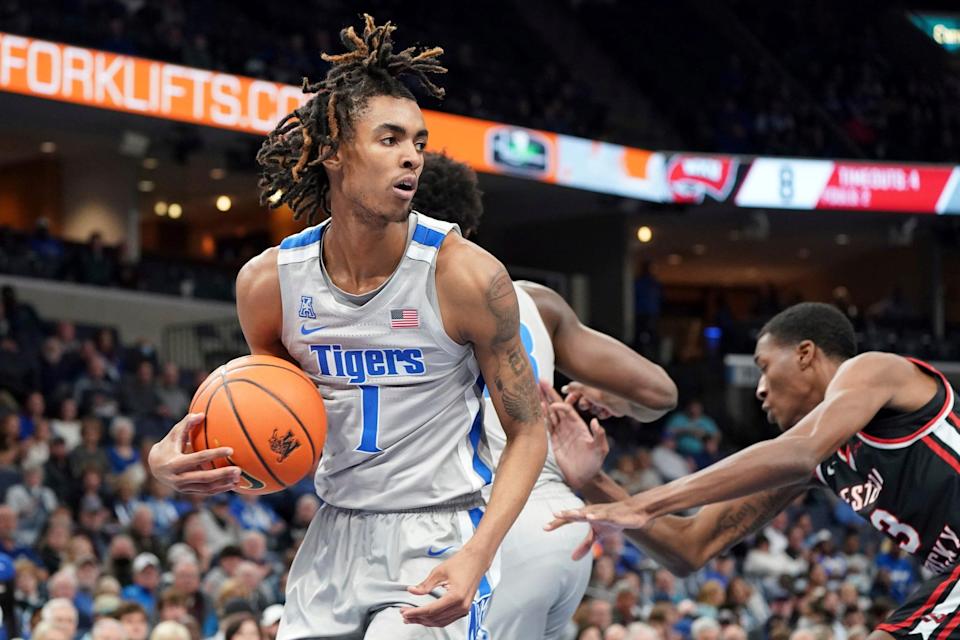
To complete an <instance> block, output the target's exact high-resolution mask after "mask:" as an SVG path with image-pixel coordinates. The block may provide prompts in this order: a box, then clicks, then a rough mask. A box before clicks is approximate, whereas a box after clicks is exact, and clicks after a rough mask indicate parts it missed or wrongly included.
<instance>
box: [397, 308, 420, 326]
mask: <svg viewBox="0 0 960 640" xmlns="http://www.w3.org/2000/svg"><path fill="white" fill-rule="evenodd" d="M419 326H420V314H419V313H417V310H416V309H390V328H391V329H411V328H412V329H416V328H417V327H419Z"/></svg>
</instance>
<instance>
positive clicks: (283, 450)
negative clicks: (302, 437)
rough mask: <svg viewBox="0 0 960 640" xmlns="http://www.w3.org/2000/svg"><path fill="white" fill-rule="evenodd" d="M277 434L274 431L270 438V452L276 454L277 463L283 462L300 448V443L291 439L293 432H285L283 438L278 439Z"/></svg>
mask: <svg viewBox="0 0 960 640" xmlns="http://www.w3.org/2000/svg"><path fill="white" fill-rule="evenodd" d="M277 434H278V432H277V430H276V429H274V430H273V435H271V436H270V451H273V452H274V453H275V454H277V462H283V461H284V460H286V459H287V458H289V457H290V454H291V453H293V452H294V451H295V450H296V449H297V448H298V447H299V446H300V441H299V440H297V439H296V438H294V437H293V431H287V434H286V435H285V436H283V437H278V435H277Z"/></svg>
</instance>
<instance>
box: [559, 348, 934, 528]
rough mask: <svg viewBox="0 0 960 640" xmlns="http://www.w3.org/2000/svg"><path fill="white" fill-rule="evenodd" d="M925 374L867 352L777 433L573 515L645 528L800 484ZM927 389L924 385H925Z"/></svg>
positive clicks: (914, 391)
mask: <svg viewBox="0 0 960 640" xmlns="http://www.w3.org/2000/svg"><path fill="white" fill-rule="evenodd" d="M917 376H920V377H922V378H923V379H924V382H923V383H922V385H920V386H922V388H923V389H927V386H926V385H928V384H930V381H929V378H928V377H927V376H925V375H924V374H922V373H919V372H918V371H917V370H916V367H914V366H913V365H912V364H911V363H910V362H909V361H907V360H905V359H903V358H900V357H899V356H895V355H892V354H885V353H865V354H862V355H860V356H857V357H856V358H852V359H850V360H848V361H847V362H845V363H844V364H843V365H842V366H841V367H840V368H839V369H838V370H837V373H836V375H835V376H834V378H833V380H832V382H831V383H830V385H829V386H828V387H827V390H826V394H825V397H824V400H823V401H822V402H821V403H820V404H819V405H817V406H816V408H815V409H814V410H813V411H811V412H810V413H808V414H807V415H806V416H805V417H804V418H803V419H802V420H801V421H800V422H799V423H797V424H796V425H795V426H794V427H792V428H791V429H790V430H789V431H787V432H785V433H783V434H781V435H780V436H779V437H777V438H774V439H773V440H768V441H766V442H761V443H758V444H755V445H753V446H751V447H748V448H746V449H744V450H743V451H740V452H739V453H737V454H734V455H732V456H730V457H729V458H726V459H724V460H722V461H720V462H718V463H716V464H714V465H712V466H710V467H708V468H706V469H704V470H702V471H699V472H698V473H695V474H693V475H690V476H686V477H684V478H680V479H679V480H675V481H673V482H671V483H669V484H666V485H663V486H661V487H657V488H655V489H651V490H650V491H647V492H645V493H642V494H639V495H637V496H634V497H632V498H629V499H627V500H625V501H623V502H618V503H614V504H611V505H602V506H594V507H588V508H586V509H583V510H579V511H578V512H575V513H572V514H568V515H569V516H571V517H572V519H585V520H589V521H591V522H592V521H604V522H608V523H611V524H616V525H618V526H620V527H626V528H639V527H642V526H644V524H646V523H647V522H648V521H649V520H650V519H652V518H657V517H660V516H662V515H666V514H668V513H675V512H678V511H683V510H686V509H690V508H692V507H697V506H701V505H705V504H712V503H715V502H721V501H725V500H732V499H734V498H741V497H744V496H748V495H750V494H753V493H756V492H759V491H765V490H769V489H774V488H777V487H785V486H789V485H794V484H798V483H800V482H803V481H805V480H807V479H809V478H810V476H811V475H812V474H813V472H814V469H815V468H816V466H817V465H818V464H820V463H821V462H822V461H823V460H825V459H826V458H827V457H828V456H830V455H831V454H832V453H833V452H835V451H836V450H837V449H838V448H840V446H841V445H842V444H843V443H845V442H847V441H848V440H849V439H850V438H852V437H853V436H854V434H856V433H857V432H858V431H860V430H861V429H863V428H864V427H865V426H866V425H867V424H868V423H869V422H870V420H871V419H872V418H873V416H874V415H876V413H877V411H879V410H880V409H881V408H883V407H885V406H897V407H903V406H906V405H907V404H910V402H904V399H905V398H914V397H915V396H916V395H917V392H918V386H917V385H916V384H913V385H911V383H912V382H914V383H915V381H916V380H917ZM921 392H922V391H921Z"/></svg>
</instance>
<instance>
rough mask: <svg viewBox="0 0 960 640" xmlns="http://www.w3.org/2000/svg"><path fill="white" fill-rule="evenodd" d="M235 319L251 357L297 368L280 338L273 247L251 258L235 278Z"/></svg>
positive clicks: (280, 308)
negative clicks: (273, 359)
mask: <svg viewBox="0 0 960 640" xmlns="http://www.w3.org/2000/svg"><path fill="white" fill-rule="evenodd" d="M237 319H238V320H240V328H241V329H242V330H243V337H244V338H245V339H246V341H247V346H249V347H250V353H252V354H254V355H267V356H276V357H278V358H283V359H284V360H289V361H290V362H293V363H294V364H297V363H296V361H295V360H294V359H293V358H292V357H291V356H290V354H289V353H287V350H286V348H285V347H284V346H283V341H282V338H281V336H282V329H283V301H282V299H281V297H280V274H279V272H278V271H277V248H276V247H271V248H269V249H267V250H266V251H264V252H263V253H261V254H260V255H258V256H257V257H255V258H251V259H250V261H249V262H247V264H245V265H243V267H242V268H241V269H240V273H238V274H237Z"/></svg>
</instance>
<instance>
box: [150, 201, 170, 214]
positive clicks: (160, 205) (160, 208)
mask: <svg viewBox="0 0 960 640" xmlns="http://www.w3.org/2000/svg"><path fill="white" fill-rule="evenodd" d="M153 212H154V213H155V214H157V215H158V216H165V215H167V203H166V202H164V201H163V200H157V204H155V205H153Z"/></svg>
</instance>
